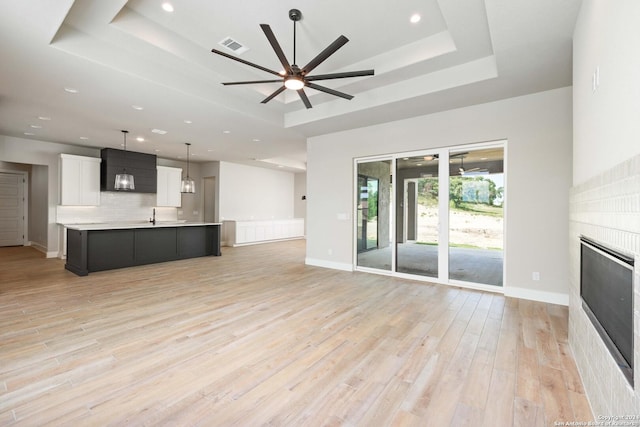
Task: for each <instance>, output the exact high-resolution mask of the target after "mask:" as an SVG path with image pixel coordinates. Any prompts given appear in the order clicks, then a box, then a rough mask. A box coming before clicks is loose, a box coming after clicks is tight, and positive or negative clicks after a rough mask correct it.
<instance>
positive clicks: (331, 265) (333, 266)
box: [304, 258, 353, 271]
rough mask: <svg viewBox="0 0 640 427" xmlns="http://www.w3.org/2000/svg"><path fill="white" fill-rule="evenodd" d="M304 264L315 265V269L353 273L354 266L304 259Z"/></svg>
mask: <svg viewBox="0 0 640 427" xmlns="http://www.w3.org/2000/svg"><path fill="white" fill-rule="evenodd" d="M304 263H305V264H306V265H313V266H315V267H324V268H331V269H333V270H342V271H353V265H351V264H345V263H342V262H334V261H327V260H324V259H317V258H305V259H304Z"/></svg>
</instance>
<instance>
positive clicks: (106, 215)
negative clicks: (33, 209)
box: [56, 191, 178, 224]
mask: <svg viewBox="0 0 640 427" xmlns="http://www.w3.org/2000/svg"><path fill="white" fill-rule="evenodd" d="M155 204H156V195H155V194H145V193H120V192H112V191H103V192H101V193H100V206H57V207H56V222H57V223H60V224H86V223H95V222H138V221H141V222H142V221H148V220H149V219H150V218H151V216H152V214H153V208H154V207H155ZM155 209H156V220H158V221H176V220H177V219H178V208H172V207H157V208H155Z"/></svg>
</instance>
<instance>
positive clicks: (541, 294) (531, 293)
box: [504, 286, 569, 306]
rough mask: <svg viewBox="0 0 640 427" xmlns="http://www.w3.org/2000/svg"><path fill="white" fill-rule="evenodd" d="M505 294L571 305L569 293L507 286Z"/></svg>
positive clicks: (506, 295)
mask: <svg viewBox="0 0 640 427" xmlns="http://www.w3.org/2000/svg"><path fill="white" fill-rule="evenodd" d="M504 296H505V297H512V298H520V299H526V300H531V301H539V302H546V303H549V304H558V305H564V306H569V294H561V293H558V292H546V291H537V290H535V289H526V288H514V287H510V286H507V287H505V288H504Z"/></svg>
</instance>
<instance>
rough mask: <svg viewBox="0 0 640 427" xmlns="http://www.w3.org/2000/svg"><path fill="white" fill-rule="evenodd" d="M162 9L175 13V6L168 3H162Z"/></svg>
mask: <svg viewBox="0 0 640 427" xmlns="http://www.w3.org/2000/svg"><path fill="white" fill-rule="evenodd" d="M162 9H163V10H164V11H165V12H173V10H174V9H173V5H172V4H171V3H169V2H168V1H166V2H164V3H162Z"/></svg>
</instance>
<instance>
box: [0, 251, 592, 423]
mask: <svg viewBox="0 0 640 427" xmlns="http://www.w3.org/2000/svg"><path fill="white" fill-rule="evenodd" d="M0 346H1V347H0V425H14V424H15V425H29V426H32V425H73V426H82V425H92V426H103V425H176V426H182V425H203V426H218V425H222V426H227V425H241V426H256V425H272V426H280V425H286V426H315V425H318V426H319V425H347V426H355V425H362V426H385V425H415V426H449V425H451V426H463V425H470V426H482V425H487V426H492V427H493V426H527V425H531V426H543V425H553V423H554V422H555V421H574V420H575V421H588V420H592V415H591V413H590V409H589V404H588V402H587V400H586V398H585V396H584V394H583V393H584V392H583V388H582V384H581V381H580V378H579V376H578V373H577V370H576V367H575V364H574V360H573V357H572V355H571V351H570V350H569V346H568V344H567V309H566V308H565V307H561V306H555V305H550V304H542V303H535V302H529V301H520V300H515V299H511V298H504V297H503V296H500V295H495V294H489V293H482V292H478V291H471V290H463V289H457V288H451V287H444V286H438V285H430V284H425V283H422V282H412V281H409V280H402V279H396V278H390V277H386V276H379V275H372V274H366V273H349V272H342V271H335V270H329V269H322V268H317V267H310V266H305V265H304V242H303V241H292V242H283V243H275V244H265V245H257V246H250V247H242V248H223V256H222V257H207V258H200V259H192V260H185V261H176V262H171V263H165V264H156V265H151V266H144V267H135V268H129V269H122V270H113V271H108V272H101V273H92V274H90V275H89V276H87V277H77V276H75V275H73V274H71V273H70V272H67V271H65V270H64V269H63V262H62V261H60V260H54V259H44V258H43V256H42V255H41V254H39V253H38V252H36V251H35V250H33V249H32V248H0Z"/></svg>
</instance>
